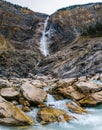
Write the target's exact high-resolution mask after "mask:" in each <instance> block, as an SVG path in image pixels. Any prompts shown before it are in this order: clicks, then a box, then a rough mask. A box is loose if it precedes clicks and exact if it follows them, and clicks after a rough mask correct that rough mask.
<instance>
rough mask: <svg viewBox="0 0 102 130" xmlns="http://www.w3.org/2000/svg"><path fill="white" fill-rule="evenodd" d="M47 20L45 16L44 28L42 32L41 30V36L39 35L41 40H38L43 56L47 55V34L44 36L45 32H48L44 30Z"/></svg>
mask: <svg viewBox="0 0 102 130" xmlns="http://www.w3.org/2000/svg"><path fill="white" fill-rule="evenodd" d="M48 20H49V17H47V18H46V20H45V23H44V29H43V32H42V37H41V40H40V50H41V52H42V54H43V55H45V56H47V55H48V54H49V51H48V43H47V36H46V34H47V33H48V32H46V27H47V24H48Z"/></svg>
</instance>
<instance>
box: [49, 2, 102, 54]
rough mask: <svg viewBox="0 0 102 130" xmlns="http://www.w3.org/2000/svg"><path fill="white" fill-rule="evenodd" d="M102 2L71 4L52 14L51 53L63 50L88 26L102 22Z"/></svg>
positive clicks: (50, 25) (50, 27) (50, 24)
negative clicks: (80, 4)
mask: <svg viewBox="0 0 102 130" xmlns="http://www.w3.org/2000/svg"><path fill="white" fill-rule="evenodd" d="M101 13H102V3H97V4H87V5H82V6H71V7H66V8H62V9H60V10H58V11H57V12H55V13H54V14H52V15H51V16H50V19H49V25H48V29H50V34H49V40H50V45H49V46H50V47H49V48H50V53H53V52H54V53H55V52H56V51H59V50H61V48H62V47H64V46H66V45H68V44H69V43H71V42H72V41H74V40H75V38H76V37H78V36H80V35H81V34H82V33H83V32H84V31H85V30H86V28H88V27H90V26H92V27H93V26H95V24H96V23H97V22H99V23H101V22H102V15H101Z"/></svg>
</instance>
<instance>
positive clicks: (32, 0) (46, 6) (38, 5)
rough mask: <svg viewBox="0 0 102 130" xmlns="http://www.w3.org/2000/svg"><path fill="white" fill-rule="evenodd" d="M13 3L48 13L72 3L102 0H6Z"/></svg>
mask: <svg viewBox="0 0 102 130" xmlns="http://www.w3.org/2000/svg"><path fill="white" fill-rule="evenodd" d="M6 1H9V2H11V3H13V4H18V5H21V6H23V7H28V8H29V9H31V10H33V11H36V12H41V13H46V14H49V15H50V14H52V13H54V12H55V11H56V10H58V9H60V8H63V7H67V6H70V5H76V4H86V3H92V2H102V0H6Z"/></svg>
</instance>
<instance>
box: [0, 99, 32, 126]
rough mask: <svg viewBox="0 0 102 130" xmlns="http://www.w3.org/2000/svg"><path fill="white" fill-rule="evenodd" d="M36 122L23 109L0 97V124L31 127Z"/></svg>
mask: <svg viewBox="0 0 102 130" xmlns="http://www.w3.org/2000/svg"><path fill="white" fill-rule="evenodd" d="M33 123H34V121H33V120H32V119H31V118H30V117H29V116H27V115H26V114H25V113H24V112H23V111H22V110H21V109H19V108H18V107H16V106H15V105H13V104H12V103H10V102H8V101H6V100H5V99H4V98H2V97H0V124H5V125H15V126H17V125H31V124H33Z"/></svg>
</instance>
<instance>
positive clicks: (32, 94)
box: [21, 81, 47, 104]
mask: <svg viewBox="0 0 102 130" xmlns="http://www.w3.org/2000/svg"><path fill="white" fill-rule="evenodd" d="M21 91H22V93H23V96H24V97H25V98H26V99H27V100H28V101H31V102H32V103H34V104H40V103H42V102H43V101H44V100H45V99H46V97H47V93H46V92H45V91H44V90H43V89H41V88H38V87H36V86H33V85H32V84H30V82H29V81H28V82H25V83H23V84H22V86H21Z"/></svg>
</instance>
